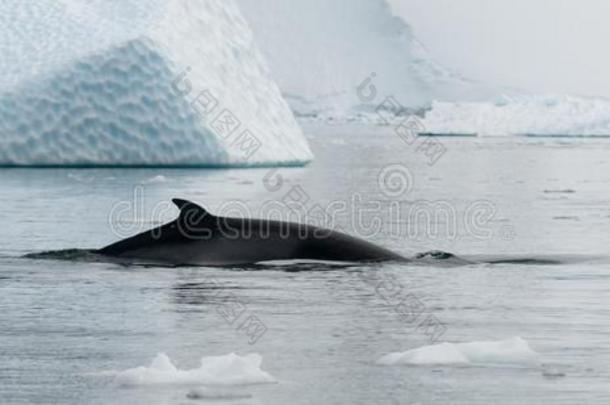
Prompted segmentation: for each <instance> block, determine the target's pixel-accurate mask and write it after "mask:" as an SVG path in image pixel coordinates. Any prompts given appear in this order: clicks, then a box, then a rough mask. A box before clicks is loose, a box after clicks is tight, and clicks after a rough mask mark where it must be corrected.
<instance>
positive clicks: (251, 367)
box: [115, 353, 276, 386]
mask: <svg viewBox="0 0 610 405" xmlns="http://www.w3.org/2000/svg"><path fill="white" fill-rule="evenodd" d="M262 361H263V359H262V357H261V356H260V355H258V354H256V353H253V354H248V355H246V356H239V355H237V354H234V353H230V354H227V355H225V356H213V357H203V358H202V359H201V366H200V367H199V368H195V369H192V370H181V369H179V368H177V367H176V366H175V365H174V364H173V363H172V362H171V360H170V358H169V357H168V356H167V355H166V354H165V353H159V354H158V355H157V357H155V359H154V360H153V361H152V363H151V364H150V366H148V367H146V366H141V367H137V368H132V369H129V370H125V371H122V372H119V373H118V374H117V375H116V377H115V383H116V384H118V385H121V386H141V385H223V386H224V385H245V384H265V383H273V382H276V380H275V378H273V377H272V376H271V374H269V373H267V372H265V371H263V370H262V369H261V364H262Z"/></svg>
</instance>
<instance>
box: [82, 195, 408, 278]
mask: <svg viewBox="0 0 610 405" xmlns="http://www.w3.org/2000/svg"><path fill="white" fill-rule="evenodd" d="M172 202H173V203H174V204H175V205H176V206H177V207H178V209H179V210H180V213H179V215H178V217H177V218H176V219H175V220H174V221H171V222H169V223H167V224H164V225H161V226H159V227H157V228H154V229H151V230H148V231H145V232H143V233H140V234H138V235H135V236H133V237H130V238H127V239H124V240H121V241H119V242H116V243H113V244H111V245H109V246H106V247H104V248H102V249H99V250H97V251H94V253H95V254H98V255H102V256H106V257H111V258H115V259H120V260H126V261H131V262H135V263H141V264H151V265H154V264H159V265H173V266H233V265H247V264H256V263H261V262H271V261H286V260H312V261H327V262H359V263H360V262H383V261H400V262H407V261H410V259H408V258H406V257H404V256H402V255H400V254H398V253H395V252H393V251H391V250H388V249H385V248H383V247H381V246H377V245H375V244H373V243H371V242H368V241H366V240H363V239H360V238H357V237H354V236H351V235H348V234H346V233H343V232H339V231H336V230H331V229H325V228H322V227H318V226H315V225H311V224H304V223H298V222H287V221H277V220H268V219H256V218H236V217H222V216H216V215H213V214H212V213H210V212H209V211H208V210H206V209H205V208H203V207H201V206H200V205H198V204H196V203H194V202H191V201H188V200H184V199H177V198H176V199H173V200H172Z"/></svg>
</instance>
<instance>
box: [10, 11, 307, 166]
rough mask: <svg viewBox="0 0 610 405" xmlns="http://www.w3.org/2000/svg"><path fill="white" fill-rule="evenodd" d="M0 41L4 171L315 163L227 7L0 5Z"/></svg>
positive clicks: (238, 18)
mask: <svg viewBox="0 0 610 405" xmlns="http://www.w3.org/2000/svg"><path fill="white" fill-rule="evenodd" d="M0 38H1V39H0V44H2V45H0V46H1V47H2V49H0V52H1V53H2V58H0V165H4V166H13V165H27V166H57V165H60V166H233V165H237V166H253V165H254V166H255V165H293V164H294V165H298V164H304V163H306V162H308V161H309V160H311V159H312V154H311V151H310V149H309V146H308V144H307V141H306V139H305V137H304V136H303V133H302V131H301V129H300V127H299V126H298V124H297V122H296V120H295V118H294V116H293V114H292V112H291V110H290V108H289V106H288V104H287V103H286V101H285V100H284V99H283V98H282V96H281V93H280V91H279V88H278V87H277V84H276V83H275V81H274V80H273V79H272V76H271V73H270V71H269V69H268V67H267V66H266V62H265V60H264V58H263V56H262V55H261V53H260V52H259V50H258V49H257V47H256V45H255V42H254V38H253V36H252V32H251V31H250V29H249V27H248V25H247V23H246V21H245V20H244V19H243V17H242V15H241V13H240V11H239V9H238V7H237V5H236V4H235V3H234V2H233V1H232V0H230V1H226V0H225V1H221V0H143V1H142V0H91V1H87V2H84V1H79V0H39V1H21V0H6V1H2V2H0Z"/></svg>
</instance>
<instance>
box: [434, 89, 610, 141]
mask: <svg viewBox="0 0 610 405" xmlns="http://www.w3.org/2000/svg"><path fill="white" fill-rule="evenodd" d="M423 125H424V127H425V128H426V131H428V132H440V133H456V132H458V133H478V134H479V135H546V136H552V135H556V136H557V135H564V136H565V135H571V136H609V135H610V100H606V99H603V98H585V97H575V96H567V95H561V96H559V95H555V96H554V95H514V96H508V95H505V96H502V97H499V98H498V99H497V100H495V101H489V102H435V103H433V104H432V109H431V110H430V111H428V112H427V113H426V116H425V119H424V120H423Z"/></svg>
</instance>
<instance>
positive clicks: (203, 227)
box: [98, 198, 217, 256]
mask: <svg viewBox="0 0 610 405" xmlns="http://www.w3.org/2000/svg"><path fill="white" fill-rule="evenodd" d="M172 202H173V203H174V204H175V205H176V206H177V207H178V209H180V214H179V215H178V218H176V219H175V220H174V221H172V222H170V223H167V224H164V225H161V226H159V227H157V228H154V229H151V230H148V231H145V232H142V233H140V234H138V235H135V236H132V237H130V238H127V239H124V240H121V241H119V242H117V243H113V244H111V245H109V246H106V247H105V248H103V249H100V250H98V253H100V254H103V255H111V256H118V255H121V254H122V253H125V252H129V251H133V250H138V249H142V248H148V247H151V246H154V245H155V244H159V243H188V242H190V241H194V240H202V239H204V238H205V237H206V235H207V236H209V237H211V235H212V233H213V230H214V229H215V228H216V227H217V217H215V216H214V215H212V214H210V213H209V212H208V211H207V210H206V209H205V208H203V207H201V206H199V205H197V204H195V203H193V202H191V201H188V200H182V199H178V198H175V199H173V200H172Z"/></svg>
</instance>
